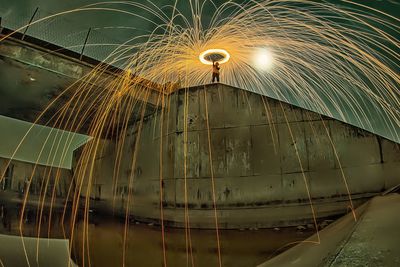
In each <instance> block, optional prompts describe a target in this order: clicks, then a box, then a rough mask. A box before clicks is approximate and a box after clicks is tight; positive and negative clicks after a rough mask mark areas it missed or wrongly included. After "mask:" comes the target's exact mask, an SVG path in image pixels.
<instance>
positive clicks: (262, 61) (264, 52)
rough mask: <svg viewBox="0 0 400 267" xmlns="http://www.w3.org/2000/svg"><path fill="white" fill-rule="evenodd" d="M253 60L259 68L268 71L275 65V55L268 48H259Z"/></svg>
mask: <svg viewBox="0 0 400 267" xmlns="http://www.w3.org/2000/svg"><path fill="white" fill-rule="evenodd" d="M253 61H254V65H255V67H256V68H257V69H259V70H263V71H267V70H270V69H271V68H272V66H273V65H274V56H273V54H272V53H271V51H269V50H268V49H266V48H259V49H257V51H256V52H255V53H254V58H253Z"/></svg>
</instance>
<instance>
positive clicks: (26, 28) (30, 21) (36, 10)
mask: <svg viewBox="0 0 400 267" xmlns="http://www.w3.org/2000/svg"><path fill="white" fill-rule="evenodd" d="M38 10H39V7H37V8H36V9H35V12H33V15H32V17H31V19H30V20H29V23H28V25H26V27H25V30H24V33H23V34H22V38H21V40H24V38H25V34H26V32H27V31H28V29H29V26H31V23H32V21H33V19H34V18H35V16H36V13H37V12H38Z"/></svg>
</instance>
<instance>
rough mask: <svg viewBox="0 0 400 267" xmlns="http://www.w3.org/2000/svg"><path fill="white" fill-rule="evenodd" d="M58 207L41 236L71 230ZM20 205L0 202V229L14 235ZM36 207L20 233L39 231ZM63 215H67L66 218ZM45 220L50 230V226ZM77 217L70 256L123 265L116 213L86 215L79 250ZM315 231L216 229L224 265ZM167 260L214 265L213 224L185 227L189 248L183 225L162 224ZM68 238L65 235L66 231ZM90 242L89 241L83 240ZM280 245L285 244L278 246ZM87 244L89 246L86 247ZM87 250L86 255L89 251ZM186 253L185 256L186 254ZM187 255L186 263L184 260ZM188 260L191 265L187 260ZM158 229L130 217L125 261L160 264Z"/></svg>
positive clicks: (253, 261)
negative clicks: (203, 227)
mask: <svg viewBox="0 0 400 267" xmlns="http://www.w3.org/2000/svg"><path fill="white" fill-rule="evenodd" d="M61 216H62V211H61V210H57V211H53V212H52V216H51V217H50V216H49V213H48V212H44V213H43V214H42V222H41V229H40V232H41V235H40V236H41V237H51V238H63V230H64V231H65V232H66V233H67V235H68V234H69V233H70V231H69V226H66V225H65V224H64V227H62V224H61V220H62V219H61V218H62V217H61ZM19 218H20V207H19V206H18V205H16V206H4V205H0V219H1V224H0V234H6V235H19V228H18V226H19V222H20V220H19ZM37 218H38V213H37V210H35V209H32V208H28V209H27V210H26V212H25V216H24V219H23V224H24V231H23V232H24V236H34V237H35V236H36V237H37V236H38V230H39V229H38V222H37ZM66 221H68V220H66ZM49 222H50V231H49ZM83 228H84V225H83V222H82V220H79V219H78V221H77V223H76V226H75V233H76V235H75V237H74V239H73V241H72V244H73V245H72V252H71V257H72V258H73V260H74V261H75V262H76V263H77V264H78V265H79V266H82V261H83V259H84V261H85V266H89V265H88V264H89V262H90V266H94V267H103V266H104V267H105V266H107V267H109V266H122V258H123V240H124V238H123V237H124V229H125V223H124V221H123V220H119V219H115V218H103V217H99V216H94V215H92V216H91V219H90V223H89V226H88V234H87V235H85V239H84V240H85V241H88V243H86V244H85V255H84V254H83V252H82V251H83V250H82V246H83V235H82V231H83ZM313 233H315V230H313V229H301V230H299V229H297V228H296V227H286V228H275V229H251V230H249V229H246V230H244V229H243V230H220V247H221V258H222V265H223V266H238V267H241V266H243V267H249V266H256V265H258V264H260V263H262V262H264V261H266V260H267V259H268V258H270V257H272V256H273V255H276V254H277V253H280V252H282V251H284V250H285V249H287V248H288V247H290V246H287V247H285V245H287V244H290V243H293V242H297V241H302V240H304V239H306V238H308V237H309V236H310V235H312V234H313ZM164 236H165V244H166V258H167V266H173V267H179V266H207V267H209V266H218V246H217V241H216V232H215V230H199V229H191V230H190V243H191V248H192V249H191V251H192V253H189V254H188V253H187V249H186V238H185V236H186V234H185V229H177V228H167V229H165V235H164ZM67 238H68V236H67ZM87 244H89V245H87ZM282 247H285V248H283V249H282ZM87 249H89V252H88V250H87ZM88 255H90V258H89V257H88ZM188 255H189V258H188ZM188 260H189V265H187V263H188ZM192 260H193V265H192ZM162 262H163V247H162V234H161V229H160V227H159V226H155V225H147V224H140V223H138V222H134V223H130V224H129V230H128V234H127V250H126V258H125V263H126V265H125V266H139V267H141V266H146V267H147V266H149V267H151V266H157V267H159V266H163V265H162Z"/></svg>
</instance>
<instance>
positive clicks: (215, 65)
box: [212, 61, 220, 83]
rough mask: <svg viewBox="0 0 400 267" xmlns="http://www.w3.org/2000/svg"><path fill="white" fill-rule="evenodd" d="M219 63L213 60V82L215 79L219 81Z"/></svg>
mask: <svg viewBox="0 0 400 267" xmlns="http://www.w3.org/2000/svg"><path fill="white" fill-rule="evenodd" d="M219 70H220V67H219V63H218V62H214V61H213V73H212V82H213V83H214V81H215V79H217V82H219Z"/></svg>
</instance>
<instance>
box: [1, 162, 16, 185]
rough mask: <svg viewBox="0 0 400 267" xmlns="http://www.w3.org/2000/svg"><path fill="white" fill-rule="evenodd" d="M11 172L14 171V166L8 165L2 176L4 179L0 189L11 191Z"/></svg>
mask: <svg viewBox="0 0 400 267" xmlns="http://www.w3.org/2000/svg"><path fill="white" fill-rule="evenodd" d="M13 170H14V165H12V164H10V165H8V167H7V170H6V173H5V174H4V178H3V180H2V181H1V183H0V188H1V189H2V190H9V189H11V182H12V177H13Z"/></svg>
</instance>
